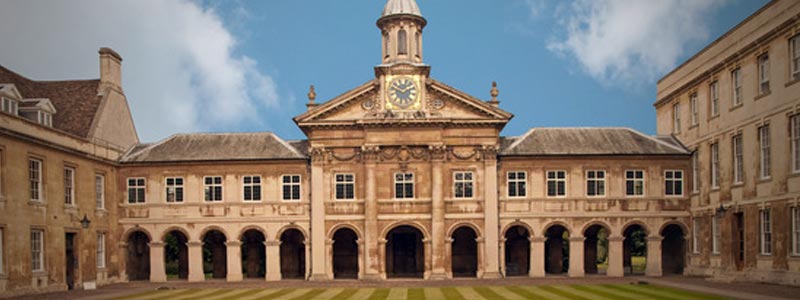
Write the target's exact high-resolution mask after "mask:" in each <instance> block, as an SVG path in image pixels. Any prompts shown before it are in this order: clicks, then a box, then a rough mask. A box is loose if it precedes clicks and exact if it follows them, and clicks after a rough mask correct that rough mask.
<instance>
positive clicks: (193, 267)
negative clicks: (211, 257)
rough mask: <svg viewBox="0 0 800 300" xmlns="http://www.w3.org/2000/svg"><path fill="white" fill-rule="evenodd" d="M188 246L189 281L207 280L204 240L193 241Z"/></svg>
mask: <svg viewBox="0 0 800 300" xmlns="http://www.w3.org/2000/svg"><path fill="white" fill-rule="evenodd" d="M186 246H187V247H188V248H189V282H197V281H203V280H206V276H205V274H203V242H201V241H191V242H188V243H186Z"/></svg>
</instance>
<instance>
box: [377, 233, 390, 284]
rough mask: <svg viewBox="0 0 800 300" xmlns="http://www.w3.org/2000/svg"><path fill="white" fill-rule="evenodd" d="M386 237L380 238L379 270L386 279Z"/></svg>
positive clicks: (381, 276)
mask: <svg viewBox="0 0 800 300" xmlns="http://www.w3.org/2000/svg"><path fill="white" fill-rule="evenodd" d="M387 242H388V241H387V240H386V239H384V238H379V239H378V272H379V273H380V274H379V276H380V278H381V279H384V280H385V279H386V277H387V276H386V243H387Z"/></svg>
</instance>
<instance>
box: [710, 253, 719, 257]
mask: <svg viewBox="0 0 800 300" xmlns="http://www.w3.org/2000/svg"><path fill="white" fill-rule="evenodd" d="M711 256H713V257H720V254H719V252H718V253H714V252H711Z"/></svg>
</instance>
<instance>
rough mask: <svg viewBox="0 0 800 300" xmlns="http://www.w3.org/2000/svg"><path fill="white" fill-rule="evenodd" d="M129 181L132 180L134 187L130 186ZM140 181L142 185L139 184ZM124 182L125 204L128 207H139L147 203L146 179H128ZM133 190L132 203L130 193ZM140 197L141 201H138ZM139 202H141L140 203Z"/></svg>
mask: <svg viewBox="0 0 800 300" xmlns="http://www.w3.org/2000/svg"><path fill="white" fill-rule="evenodd" d="M131 180H134V185H131ZM140 180H141V181H142V184H141V185H140V184H139V181H140ZM125 182H126V189H125V190H126V191H128V192H127V201H126V202H127V203H128V205H141V204H145V203H147V179H146V178H144V177H128V178H126V180H125ZM132 190H133V192H134V193H133V195H135V197H134V202H131V191H132ZM139 190H141V195H140V194H139ZM139 196H141V199H139ZM140 200H141V201H140Z"/></svg>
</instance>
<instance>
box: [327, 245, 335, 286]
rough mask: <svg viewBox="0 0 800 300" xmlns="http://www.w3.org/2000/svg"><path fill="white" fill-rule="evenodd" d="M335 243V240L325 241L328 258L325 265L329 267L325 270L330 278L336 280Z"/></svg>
mask: <svg viewBox="0 0 800 300" xmlns="http://www.w3.org/2000/svg"><path fill="white" fill-rule="evenodd" d="M333 243H335V241H334V240H333V239H328V240H326V241H325V255H326V256H327V259H326V260H325V265H326V266H327V267H326V268H325V272H326V273H328V278H334V277H333Z"/></svg>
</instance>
